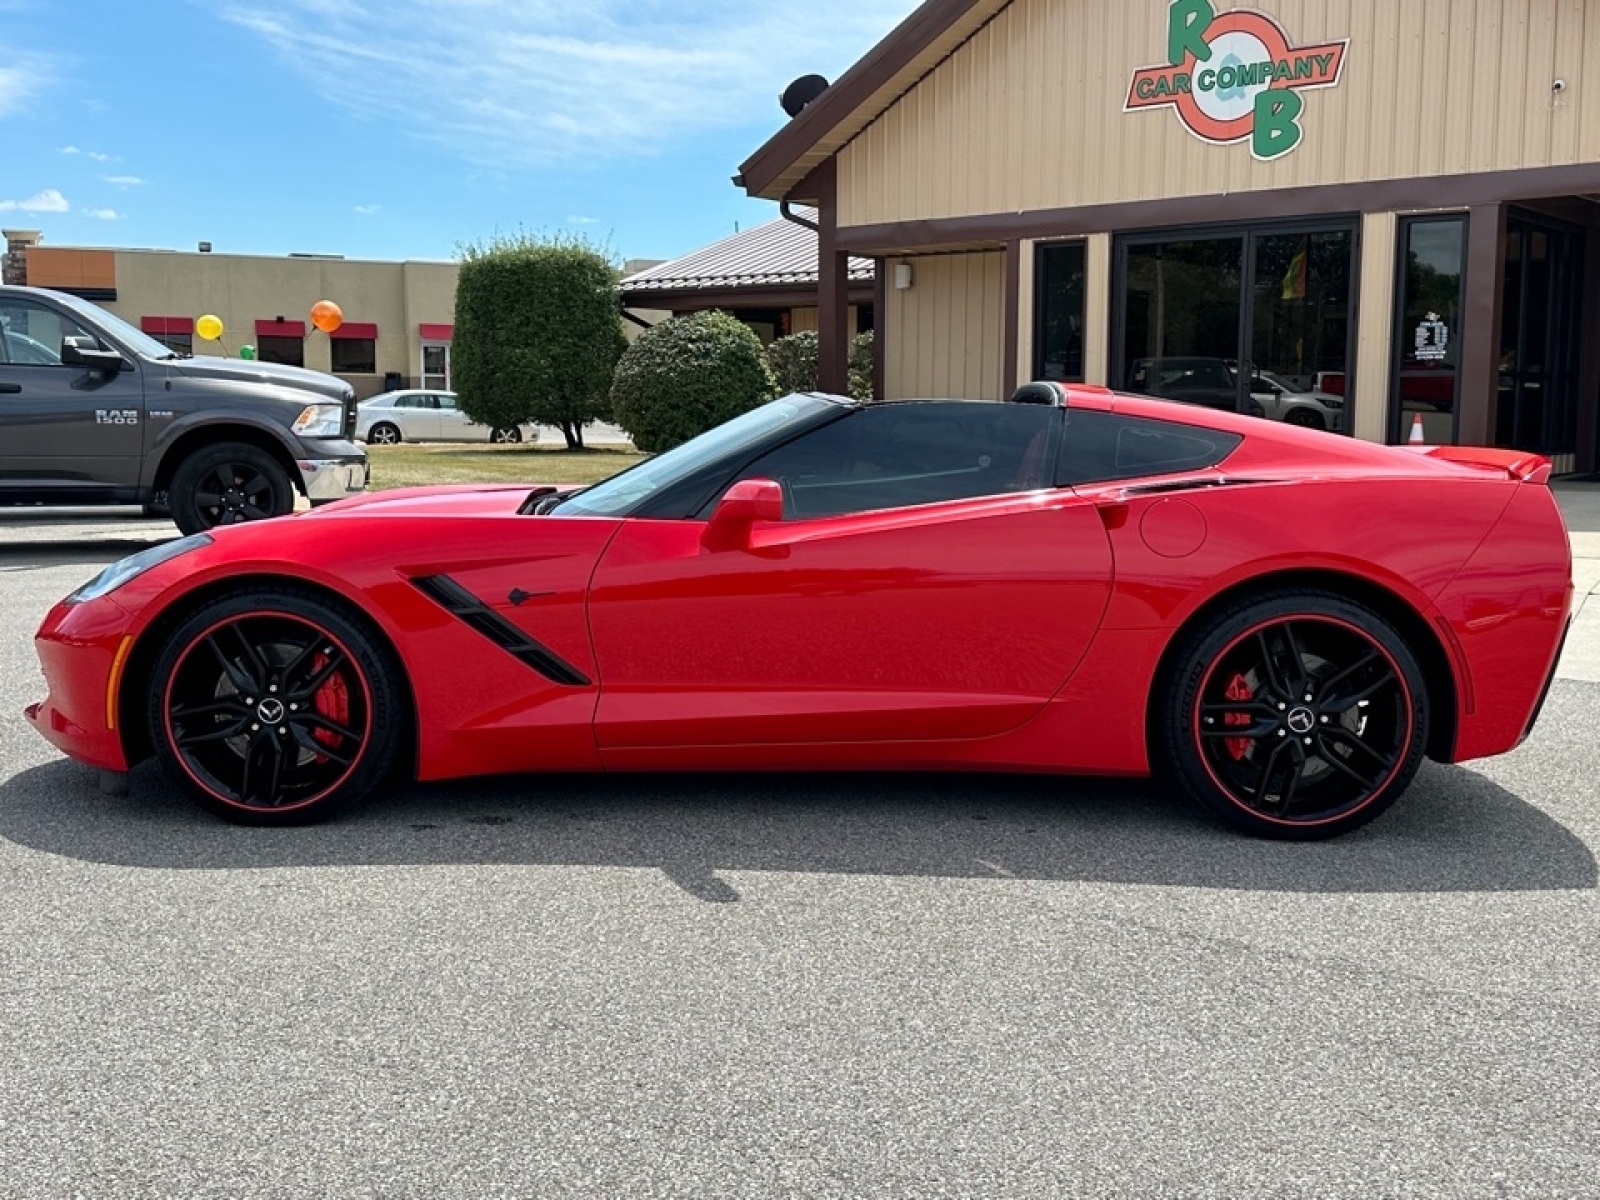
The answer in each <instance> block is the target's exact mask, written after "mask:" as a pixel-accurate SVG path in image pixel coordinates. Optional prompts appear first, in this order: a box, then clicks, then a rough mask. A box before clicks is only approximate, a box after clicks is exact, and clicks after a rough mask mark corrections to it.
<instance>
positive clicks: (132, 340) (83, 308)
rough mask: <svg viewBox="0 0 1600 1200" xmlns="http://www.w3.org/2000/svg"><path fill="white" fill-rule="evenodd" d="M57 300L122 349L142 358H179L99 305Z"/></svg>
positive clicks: (63, 298) (64, 298)
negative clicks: (103, 331) (104, 333)
mask: <svg viewBox="0 0 1600 1200" xmlns="http://www.w3.org/2000/svg"><path fill="white" fill-rule="evenodd" d="M55 299H56V300H57V301H58V302H59V303H61V304H64V305H66V306H67V307H68V308H70V309H72V310H73V311H74V312H76V313H77V314H78V315H80V316H82V317H83V318H84V319H85V320H87V321H88V322H89V325H90V326H91V328H93V327H98V328H100V329H103V330H105V331H106V332H107V333H109V334H110V335H111V336H112V337H113V338H115V339H116V340H117V341H118V342H120V343H122V348H123V349H125V350H132V351H133V352H134V353H135V354H137V355H138V356H139V357H140V358H177V357H178V356H177V355H176V354H174V353H173V352H172V351H171V350H170V349H168V348H167V347H166V346H164V345H162V344H161V343H160V342H158V341H156V339H155V338H153V337H151V336H150V335H149V334H148V333H144V332H141V331H140V330H138V329H135V328H134V327H133V326H132V325H129V324H128V323H127V322H126V321H124V320H123V319H122V318H121V317H119V316H117V315H116V314H115V313H110V312H107V311H106V310H105V309H103V308H101V307H100V306H99V305H97V304H90V303H89V302H88V301H86V300H80V299H78V298H77V297H76V296H68V295H64V294H63V295H59V296H57V297H55Z"/></svg>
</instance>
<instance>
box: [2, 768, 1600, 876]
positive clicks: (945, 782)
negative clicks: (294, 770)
mask: <svg viewBox="0 0 1600 1200" xmlns="http://www.w3.org/2000/svg"><path fill="white" fill-rule="evenodd" d="M0 837H5V838H7V839H9V840H10V841H12V842H14V843H17V844H18V845H21V846H26V847H31V848H33V849H36V850H41V851H44V852H47V853H50V854H56V855H62V856H65V857H68V858H74V859H79V860H83V861H87V862H97V863H106V864H113V865H117V866H128V867H142V868H154V869H169V870H170V869H188V868H192V869H205V870H217V869H239V868H244V869H252V870H270V869H274V868H286V867H288V868H303V867H308V866H309V867H316V866H364V865H370V866H396V865H416V866H431V865H444V864H449V865H519V866H539V867H561V866H585V867H594V866H599V867H624V868H653V869H656V870H659V871H661V872H663V873H664V874H665V875H666V876H667V877H668V878H670V879H671V880H672V881H673V882H675V883H676V884H677V885H678V886H679V887H681V888H683V889H684V890H685V891H687V892H688V893H690V894H691V895H693V896H696V897H698V898H700V899H703V900H706V901H710V902H729V901H736V900H738V899H739V896H738V892H737V891H736V889H735V888H734V887H733V885H732V884H730V883H729V882H728V881H727V880H726V879H725V878H723V875H722V873H724V872H726V873H729V874H732V873H737V872H746V871H776V872H807V873H824V874H862V875H888V876H924V877H948V878H953V879H983V878H992V879H997V880H1003V879H1024V880H1044V881H1098V882H1109V883H1127V884H1145V885H1154V886H1167V887H1187V888H1216V889H1227V890H1264V891H1284V892H1310V893H1339V892H1494V891H1525V890H1568V889H1589V888H1594V887H1595V886H1596V883H1597V867H1596V862H1595V858H1594V856H1593V854H1592V853H1591V852H1590V850H1589V848H1588V846H1587V845H1585V844H1584V842H1582V841H1581V840H1580V839H1579V838H1577V837H1576V836H1574V835H1573V834H1572V833H1571V832H1570V831H1569V830H1567V829H1566V828H1565V827H1563V826H1562V825H1560V824H1559V823H1558V822H1556V821H1555V820H1553V819H1552V818H1551V817H1549V816H1548V815H1547V814H1545V813H1544V812H1541V811H1540V810H1539V809H1537V808H1535V807H1534V806H1532V805H1530V804H1528V803H1526V802H1525V801H1523V800H1521V799H1520V798H1518V797H1517V796H1515V795H1513V794H1511V793H1510V792H1508V791H1506V790H1505V789H1504V788H1502V787H1500V786H1499V785H1498V784H1496V783H1494V782H1492V781H1490V780H1489V779H1487V778H1485V777H1484V776H1482V775H1479V774H1477V773H1475V772H1474V771H1472V770H1470V769H1465V768H1461V767H1441V766H1436V765H1434V764H1432V763H1426V764H1424V766H1423V770H1422V772H1421V774H1420V775H1419V776H1418V778H1417V780H1416V782H1415V783H1414V784H1413V785H1412V788H1411V790H1410V791H1409V792H1408V793H1407V795H1406V796H1404V797H1403V798H1402V799H1401V800H1400V802H1399V803H1398V804H1397V805H1396V806H1395V808H1394V809H1392V810H1391V811H1390V812H1389V813H1388V814H1386V815H1385V816H1384V817H1382V818H1380V819H1379V820H1378V821H1376V822H1374V823H1373V824H1372V825H1369V826H1367V827H1366V828H1364V829H1361V830H1359V831H1357V832H1356V833H1353V834H1350V835H1347V836H1346V837H1343V838H1340V839H1337V840H1334V841H1331V842H1319V843H1284V842H1267V841H1260V840H1255V839H1252V838H1248V837H1244V836H1240V835H1237V834H1234V833H1232V832H1230V831H1228V830H1225V829H1222V828H1220V827H1219V826H1216V825H1214V824H1213V823H1211V822H1210V821H1208V820H1206V819H1205V818H1204V817H1202V816H1201V815H1200V814H1199V813H1198V812H1197V811H1192V810H1191V808H1190V807H1189V805H1188V804H1187V803H1186V802H1184V801H1182V800H1180V799H1179V798H1177V797H1176V796H1173V795H1170V794H1167V793H1165V792H1163V791H1162V790H1161V789H1160V788H1159V787H1158V786H1156V785H1154V784H1152V783H1150V782H1149V781H1137V782H1115V781H1113V782H1108V781H1105V780H1083V779H1061V778H1053V777H1041V776H996V775H970V774H953V773H951V774H924V775H860V774H852V775H820V774H811V775H796V774H786V775H771V776H762V775H636V776H518V777H515V778H497V779H487V780H475V781H466V782H457V783H451V784H439V785H425V786H417V787H412V788H406V789H402V790H396V791H393V792H390V793H387V794H383V795H380V796H377V797H375V798H374V799H372V800H371V801H369V802H368V803H367V804H366V805H365V806H363V807H362V808H360V809H358V810H356V811H354V812H351V813H349V814H348V815H346V816H343V817H341V818H338V819H336V820H334V821H331V822H328V823H325V824H322V825H315V826H309V827H303V828H292V829H252V828H242V827H237V826H232V825H229V824H226V823H224V822H222V821H219V820H217V819H215V818H213V817H211V816H209V815H208V814H206V813H204V812H202V811H201V810H199V809H198V808H196V807H194V806H193V805H192V804H191V803H190V802H189V801H188V800H187V799H186V798H185V797H184V796H183V795H182V794H181V793H180V792H179V791H178V790H177V789H176V788H175V787H174V786H172V785H171V784H170V783H169V782H168V781H167V780H166V778H165V776H163V775H162V774H161V772H160V771H159V770H157V769H155V768H154V766H153V765H152V764H149V763H146V764H145V765H143V766H141V767H140V768H139V769H137V770H136V771H135V772H134V773H133V774H132V776H131V787H130V790H129V794H128V795H127V796H124V797H112V796H108V795H104V794H102V793H101V792H100V791H99V790H98V788H97V786H96V783H95V777H94V775H93V773H92V772H90V771H88V770H86V769H84V768H82V767H79V766H77V765H75V764H73V763H69V762H66V761H60V762H54V763H50V764H48V765H45V766H40V767H35V768H32V769H30V770H26V771H23V772H21V773H20V774H18V775H16V776H15V777H13V778H12V779H10V780H8V781H7V782H6V783H4V784H0Z"/></svg>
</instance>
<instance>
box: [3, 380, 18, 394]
mask: <svg viewBox="0 0 1600 1200" xmlns="http://www.w3.org/2000/svg"><path fill="white" fill-rule="evenodd" d="M21 390H22V385H21V384H20V383H0V392H5V393H7V394H8V395H9V394H10V393H12V392H20V391H21Z"/></svg>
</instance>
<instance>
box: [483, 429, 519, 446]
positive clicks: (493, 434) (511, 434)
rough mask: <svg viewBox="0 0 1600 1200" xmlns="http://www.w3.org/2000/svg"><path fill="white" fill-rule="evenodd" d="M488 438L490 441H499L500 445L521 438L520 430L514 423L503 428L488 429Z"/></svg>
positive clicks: (517, 440)
mask: <svg viewBox="0 0 1600 1200" xmlns="http://www.w3.org/2000/svg"><path fill="white" fill-rule="evenodd" d="M489 440H490V441H491V442H499V443H501V444H502V445H509V444H511V443H514V442H520V441H521V440H522V430H520V429H518V428H517V427H516V426H515V425H512V426H510V427H508V428H504V429H491V430H490V431H489Z"/></svg>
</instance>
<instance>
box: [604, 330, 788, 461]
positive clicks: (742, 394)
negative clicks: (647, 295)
mask: <svg viewBox="0 0 1600 1200" xmlns="http://www.w3.org/2000/svg"><path fill="white" fill-rule="evenodd" d="M774 390H775V383H774V380H773V378H772V368H771V367H769V366H768V365H767V356H766V354H765V353H764V352H763V351H762V348H761V339H760V338H758V337H757V336H756V335H755V333H754V331H752V330H751V328H750V327H749V326H748V325H746V324H744V323H743V322H742V321H739V320H737V319H736V318H734V317H732V316H730V315H729V314H728V313H725V312H698V313H693V314H691V315H689V316H687V317H674V318H673V319H671V320H669V321H663V322H661V323H660V324H659V325H656V326H655V327H653V328H651V329H647V330H645V331H644V332H643V333H642V334H640V335H639V337H638V338H637V339H636V340H635V341H634V343H633V345H631V346H629V347H628V349H627V351H626V352H625V353H624V354H623V356H622V361H621V362H619V363H618V364H617V371H616V377H615V379H614V381H613V382H612V385H611V404H612V411H613V413H614V414H615V417H616V421H617V424H618V425H621V426H622V428H624V429H626V430H627V431H628V436H629V437H631V438H632V439H633V444H634V445H635V446H637V447H639V449H641V450H643V451H645V452H646V453H649V454H654V453H659V452H660V451H662V450H670V449H671V448H672V447H673V446H676V445H678V444H679V443H680V442H686V441H688V440H689V439H690V438H692V437H696V436H698V435H699V434H702V433H704V432H705V431H706V430H708V429H712V428H714V427H715V426H717V425H720V424H722V423H723V422H724V421H726V420H728V419H730V418H732V417H736V416H738V415H739V414H740V413H742V412H748V411H749V410H750V409H752V408H755V407H756V406H757V405H760V404H764V403H766V402H767V401H768V400H770V399H772V396H773V393H774Z"/></svg>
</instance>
